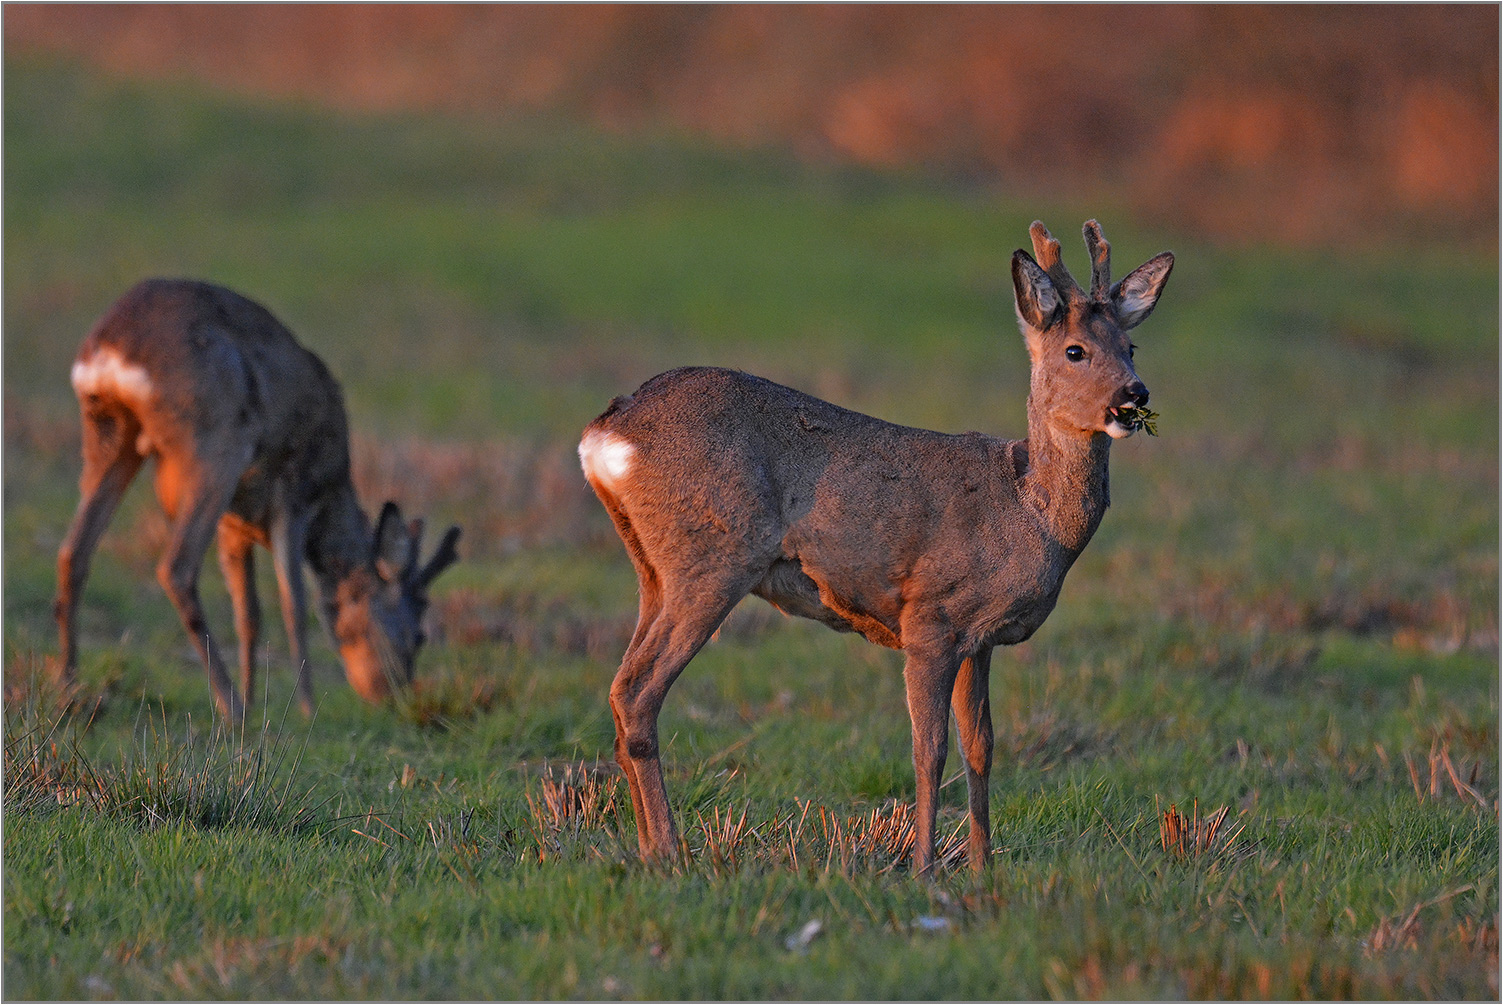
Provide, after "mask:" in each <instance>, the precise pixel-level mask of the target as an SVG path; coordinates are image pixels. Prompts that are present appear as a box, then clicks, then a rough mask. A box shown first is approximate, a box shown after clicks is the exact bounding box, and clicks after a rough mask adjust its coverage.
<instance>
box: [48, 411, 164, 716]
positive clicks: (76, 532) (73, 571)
mask: <svg viewBox="0 0 1503 1005" xmlns="http://www.w3.org/2000/svg"><path fill="white" fill-rule="evenodd" d="M140 431H141V424H140V423H139V422H138V421H137V420H136V417H135V416H134V415H133V414H131V412H129V411H128V410H126V409H125V408H124V407H119V406H112V405H109V404H107V403H105V404H101V403H99V402H93V403H86V404H85V405H84V408H83V474H82V475H81V476H80V477H79V480H78V489H79V500H78V509H77V510H76V511H75V512H74V514H73V522H72V523H71V524H69V526H68V533H67V534H66V535H65V536H64V538H63V543H62V545H61V546H60V547H59V548H58V551H57V599H56V600H55V601H54V602H53V616H54V617H55V618H56V619H57V627H58V639H59V644H60V652H59V655H58V661H57V664H56V665H55V667H54V668H53V669H54V676H55V677H56V678H57V680H58V681H59V682H60V683H62V684H63V685H64V686H67V687H71V686H72V685H73V684H74V682H75V676H76V670H77V666H78V648H77V613H78V598H79V595H80V594H82V592H83V587H84V581H85V580H87V579H88V577H89V563H90V561H91V560H92V559H93V557H94V549H95V548H97V547H98V546H99V539H100V537H101V536H103V534H104V529H105V528H106V527H107V526H109V522H110V518H111V517H112V516H114V514H115V508H116V507H117V506H118V505H119V503H120V499H121V497H122V496H124V495H125V490H126V489H127V488H129V487H130V483H131V480H132V479H133V478H135V476H136V472H137V471H139V470H140V469H141V461H142V459H143V458H142V456H141V454H140V453H138V452H137V451H136V437H137V435H138V434H139V433H140Z"/></svg>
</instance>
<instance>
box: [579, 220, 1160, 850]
mask: <svg viewBox="0 0 1503 1005" xmlns="http://www.w3.org/2000/svg"><path fill="white" fill-rule="evenodd" d="M1030 234H1031V236H1032V238H1033V247H1034V254H1035V255H1036V256H1037V261H1035V259H1034V258H1032V257H1030V256H1029V255H1028V253H1027V252H1025V251H1022V250H1019V251H1017V252H1014V254H1013V257H1012V281H1013V290H1014V293H1015V295H1016V305H1017V314H1018V320H1019V325H1020V327H1021V328H1022V332H1023V338H1024V341H1025V342H1026V343H1027V346H1028V354H1029V357H1030V359H1031V361H1032V375H1031V382H1030V391H1029V395H1028V438H1027V439H1026V440H1002V439H997V438H995V437H991V436H985V435H982V434H980V433H965V434H962V435H958V436H957V435H949V434H945V433H936V432H930V431H928V430H923V429H911V428H908V427H905V426H896V425H893V424H891V423H888V422H884V421H882V420H880V419H875V418H872V417H870V416H866V415H861V414H859V413H856V412H851V411H847V410H846V409H844V408H839V407H837V406H835V405H832V404H829V403H828V402H824V401H821V400H819V399H818V398H813V397H810V396H809V395H806V394H802V393H800V392H798V391H795V390H793V389H791V388H787V387H783V386H780V385H778V384H774V383H771V382H770V381H766V380H762V379H760V378H758V377H753V376H750V375H748V374H745V373H740V372H737V371H733V370H721V369H706V368H686V369H680V370H673V371H670V372H668V373H664V374H660V375H659V376H657V377H654V378H652V379H651V380H649V381H648V382H647V383H645V384H643V385H642V386H641V387H640V388H639V389H638V390H637V392H636V393H635V394H631V395H627V396H625V397H620V398H617V399H615V400H614V401H612V402H611V404H610V407H608V408H607V409H606V410H605V412H604V413H603V414H602V415H600V417H599V418H597V419H595V421H593V422H591V423H590V424H589V425H588V426H587V427H585V431H584V436H583V438H582V440H581V441H580V445H579V454H580V460H581V463H582V465H583V467H584V472H585V477H586V478H587V479H588V480H589V483H590V485H591V487H592V488H594V490H595V493H596V495H598V496H599V497H600V500H601V502H602V503H604V505H605V508H606V509H607V510H608V511H609V513H610V516H611V519H612V521H613V522H614V523H615V525H616V530H617V532H618V533H619V534H620V535H621V540H622V541H623V542H624V543H625V545H626V550H627V552H628V553H629V554H630V555H631V560H632V563H633V565H635V567H636V571H637V579H638V589H639V594H640V596H639V603H640V607H639V612H638V619H637V627H636V631H635V633H634V634H633V635H632V639H631V643H630V645H629V646H628V647H627V650H626V655H625V656H624V657H623V658H622V660H621V669H620V671H619V672H618V673H617V674H616V678H615V680H614V682H613V683H612V684H611V692H610V704H611V713H612V715H613V716H614V718H615V723H616V760H617V761H618V762H619V763H620V764H621V767H622V769H623V770H624V771H625V772H626V779H627V782H628V784H629V785H630V787H631V798H632V807H633V809H634V810H635V812H636V818H637V831H638V834H637V837H638V841H639V843H640V845H641V851H642V855H643V857H644V858H647V859H663V858H667V857H669V856H672V855H674V854H676V853H677V852H678V850H679V849H678V834H677V830H676V828H675V827H674V823H673V813H672V810H671V809H670V808H669V805H668V797H667V793H666V791H665V789H664V786H663V774H662V767H661V765H660V763H659V760H658V730H657V720H658V712H659V710H660V709H661V708H662V705H663V699H664V697H665V696H666V695H667V693H668V689H669V687H671V686H672V684H673V682H674V680H675V679H676V678H677V677H678V675H679V673H680V672H681V671H682V670H683V669H684V666H685V665H686V664H687V663H688V662H689V660H690V659H692V658H693V656H694V654H695V653H696V652H698V651H699V649H700V647H701V646H703V645H704V643H705V641H706V640H707V639H709V637H710V636H711V634H712V633H713V632H714V631H715V630H716V628H717V627H718V626H719V625H720V623H721V621H722V619H724V618H725V616H726V615H727V614H728V613H729V612H730V610H731V608H732V607H734V606H735V605H736V603H737V602H738V601H739V600H740V599H741V598H742V597H744V596H746V595H747V594H748V593H752V594H755V595H757V596H759V597H762V598H763V599H765V600H767V601H769V602H770V603H772V604H773V605H774V606H776V607H778V608H779V609H780V610H782V611H784V612H785V613H788V614H796V615H800V616H802V617H806V618H812V619H814V620H816V621H820V622H823V623H824V624H826V625H829V626H830V627H831V628H834V629H836V630H837V631H854V632H859V633H860V634H861V635H863V636H865V638H866V639H867V640H868V641H871V642H875V643H877V644H878V645H883V646H888V647H890V648H893V649H901V650H903V652H904V654H905V666H904V671H903V673H904V679H905V683H906V689H907V696H908V713H909V716H910V717H911V719H912V722H913V762H914V769H915V771H916V773H917V776H918V799H917V814H916V817H917V819H916V823H915V828H916V834H915V841H914V852H913V868H914V870H915V872H916V873H924V872H926V871H928V870H929V868H930V867H931V864H932V862H933V856H934V817H935V798H936V792H937V790H938V788H939V783H940V774H941V771H942V770H943V768H944V762H945V754H946V743H947V741H948V733H949V723H948V720H949V711H950V707H951V704H952V702H953V705H954V709H955V720H956V724H957V726H958V731H959V736H960V745H961V748H962V750H963V752H964V756H965V766H966V783H967V787H968V790H969V802H970V838H969V841H968V843H967V854H968V857H969V859H970V862H971V865H972V867H973V868H975V869H978V870H979V869H980V868H981V867H982V865H983V864H984V862H985V861H986V858H987V856H988V855H989V853H990V840H991V839H990V822H989V806H988V797H987V781H988V776H989V774H990V771H991V757H992V723H991V710H990V706H989V702H988V673H989V671H990V666H991V652H992V647H994V646H996V645H999V644H1000V645H1011V644H1014V643H1018V642H1022V641H1023V640H1024V639H1026V638H1028V637H1029V636H1030V635H1032V634H1033V633H1034V631H1035V630H1037V629H1038V627H1039V625H1041V624H1043V622H1044V619H1045V618H1046V617H1047V616H1048V615H1049V612H1050V611H1051V610H1052V609H1053V608H1054V604H1055V601H1056V599H1057V598H1058V597H1059V590H1060V585H1061V583H1062V582H1063V581H1064V577H1065V573H1066V572H1067V571H1068V570H1069V568H1070V565H1071V564H1072V563H1073V562H1074V561H1075V559H1076V557H1077V556H1078V555H1079V554H1080V552H1081V550H1082V549H1083V548H1084V547H1085V546H1086V543H1087V542H1088V541H1089V540H1090V539H1091V535H1092V534H1093V533H1094V532H1095V530H1096V527H1097V525H1098V524H1099V523H1100V521H1101V517H1102V514H1103V512H1104V511H1105V510H1106V507H1107V502H1108V499H1107V453H1108V447H1109V445H1110V443H1111V441H1112V439H1113V438H1120V437H1124V436H1129V435H1131V434H1132V432H1133V431H1134V429H1135V428H1136V426H1137V422H1136V421H1135V418H1134V417H1135V413H1136V410H1137V408H1139V407H1141V406H1144V405H1146V404H1147V402H1148V389H1147V388H1146V387H1144V386H1143V383H1142V382H1141V381H1140V380H1139V379H1138V375H1137V373H1136V372H1135V371H1134V369H1133V363H1132V354H1133V352H1132V351H1133V348H1134V347H1133V345H1132V343H1131V342H1129V341H1128V337H1127V332H1128V330H1130V329H1131V328H1133V327H1135V326H1136V325H1138V324H1139V323H1140V322H1141V321H1143V319H1144V318H1146V317H1148V315H1149V313H1150V312H1151V311H1152V310H1153V307H1154V304H1155V303H1156V302H1157V301H1158V298H1159V294H1160V293H1162V292H1163V289H1164V283H1165V282H1166V281H1167V280H1168V278H1169V271H1170V269H1171V268H1172V267H1173V265H1174V256H1173V255H1171V254H1169V253H1168V252H1165V253H1163V254H1160V255H1158V256H1156V257H1154V258H1152V259H1150V260H1149V261H1148V262H1147V263H1145V264H1144V265H1142V266H1140V267H1139V268H1138V269H1137V270H1135V271H1134V272H1132V273H1131V274H1130V275H1128V276H1127V278H1125V279H1123V280H1122V281H1121V282H1119V283H1117V284H1116V285H1115V286H1113V285H1111V279H1110V247H1109V245H1108V244H1107V242H1106V240H1105V239H1104V238H1103V237H1102V235H1101V228H1100V226H1099V225H1098V224H1097V223H1096V221H1094V220H1092V221H1090V222H1088V223H1087V224H1086V225H1085V239H1086V246H1087V250H1088V251H1089V252H1090V255H1091V289H1090V293H1089V294H1087V293H1086V292H1085V291H1083V290H1081V288H1080V287H1079V286H1078V285H1076V283H1075V280H1074V279H1073V278H1071V276H1070V273H1069V272H1068V271H1067V270H1066V269H1065V266H1064V263H1063V262H1062V261H1061V259H1060V251H1059V242H1058V241H1056V240H1055V239H1054V238H1053V237H1051V236H1050V234H1049V232H1048V231H1047V230H1046V229H1044V225H1043V224H1042V223H1038V222H1035V223H1034V224H1033V226H1032V228H1030Z"/></svg>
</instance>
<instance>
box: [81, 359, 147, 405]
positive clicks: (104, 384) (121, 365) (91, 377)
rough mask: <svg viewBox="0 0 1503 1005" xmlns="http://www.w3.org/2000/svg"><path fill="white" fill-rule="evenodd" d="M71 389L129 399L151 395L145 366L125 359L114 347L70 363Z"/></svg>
mask: <svg viewBox="0 0 1503 1005" xmlns="http://www.w3.org/2000/svg"><path fill="white" fill-rule="evenodd" d="M73 392H74V393H75V394H77V395H78V396H79V397H83V396H85V395H92V394H113V395H115V396H116V397H118V398H123V399H126V400H129V401H141V402H144V401H146V400H148V399H149V398H150V397H151V378H150V377H148V376H147V375H146V371H145V369H143V368H142V367H140V366H137V365H136V364H135V363H130V362H127V361H126V360H125V359H124V358H122V357H121V355H120V354H119V353H118V352H116V351H115V350H114V349H109V348H105V349H100V350H99V351H98V352H96V353H95V354H94V355H92V356H90V357H89V358H88V359H81V360H78V361H77V362H75V363H74V364H73Z"/></svg>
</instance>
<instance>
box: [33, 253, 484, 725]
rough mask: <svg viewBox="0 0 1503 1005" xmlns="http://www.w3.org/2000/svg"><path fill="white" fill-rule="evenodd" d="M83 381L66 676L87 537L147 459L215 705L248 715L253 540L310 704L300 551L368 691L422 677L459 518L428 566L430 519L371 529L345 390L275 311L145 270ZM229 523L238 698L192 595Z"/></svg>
mask: <svg viewBox="0 0 1503 1005" xmlns="http://www.w3.org/2000/svg"><path fill="white" fill-rule="evenodd" d="M73 389H74V391H75V393H77V395H78V402H79V407H80V409H81V411H82V413H83V475H82V476H81V477H80V479H79V491H80V494H81V498H80V500H79V503H78V511H77V513H75V514H74V517H73V523H72V525H71V526H70V527H69V528H68V534H67V536H66V537H65V538H64V539H63V543H62V547H61V548H59V549H58V555H57V583H58V596H57V602H56V606H55V614H56V616H57V624H58V632H59V635H60V636H61V643H62V653H61V657H60V659H59V661H58V674H59V676H60V677H61V679H62V682H63V683H64V685H66V686H70V687H71V686H72V685H73V683H74V678H75V668H76V665H77V650H76V642H75V624H74V622H75V614H76V610H77V602H78V597H79V594H80V593H81V591H82V590H83V585H84V580H85V579H86V578H87V576H88V573H89V560H90V558H91V557H92V556H93V554H94V548H95V547H96V546H97V545H98V543H99V538H100V536H101V535H102V534H103V533H104V529H105V526H106V525H107V524H108V523H109V520H110V516H111V515H112V514H113V513H114V511H115V507H116V504H118V503H119V501H120V497H121V496H122V495H123V494H124V493H125V490H126V487H127V486H129V484H130V482H131V479H132V478H134V477H135V474H136V472H137V470H138V469H139V468H140V467H141V463H142V461H144V460H145V459H146V458H147V457H153V458H155V459H156V493H157V499H158V500H159V501H160V502H161V504H162V508H163V509H164V510H166V512H167V517H168V519H169V520H170V521H171V524H172V529H171V536H170V541H169V543H168V545H167V550H166V553H165V554H163V556H162V560H161V563H160V564H159V565H158V566H157V579H158V580H159V581H160V582H161V584H162V588H163V589H164V590H166V591H167V596H168V597H169V598H171V600H172V603H173V605H174V606H175V607H176V608H177V611H178V614H179V616H181V618H182V620H183V626H184V627H185V628H186V629H187V630H188V635H189V636H190V637H191V638H192V639H193V644H194V646H195V647H197V649H198V655H199V658H200V659H201V660H202V661H203V663H204V666H205V668H206V669H207V670H208V673H209V683H210V684H211V685H212V686H213V689H214V698H215V701H216V702H217V703H218V705H219V708H220V710H221V711H222V712H223V713H224V714H225V715H226V716H227V717H229V718H230V719H231V720H232V721H241V720H243V718H244V715H245V711H246V708H247V706H248V704H249V703H250V702H251V700H252V685H253V682H254V677H255V647H256V637H257V634H258V633H259V631H260V618H261V614H260V604H259V602H258V600H257V598H256V589H255V579H254V566H253V562H252V557H253V546H254V545H257V544H259V545H261V546H262V547H265V548H269V549H270V550H271V554H272V562H273V564H274V565H275V567H276V575H277V586H278V589H279V592H280V594H281V602H282V617H283V619H284V621H285V623H286V627H287V635H288V639H289V642H290V645H291V648H292V662H293V666H294V667H296V669H297V696H298V701H299V703H300V704H301V705H302V707H303V710H304V711H305V712H308V713H311V712H312V710H313V685H312V680H311V675H310V673H309V668H308V662H307V659H306V656H305V653H306V646H305V636H304V629H305V625H306V621H307V618H306V611H307V601H306V598H305V594H304V587H303V568H302V565H303V562H304V561H307V563H308V564H309V565H311V566H312V567H313V573H314V576H315V579H316V581H317V584H318V592H319V599H320V602H321V605H322V611H323V614H324V616H325V623H326V627H327V628H329V630H330V631H331V632H332V634H333V636H334V638H335V641H336V644H337V645H338V648H339V653H340V657H341V658H342V660H343V662H344V667H345V675H346V676H347V677H348V679H349V682H350V686H352V687H353V688H354V689H355V690H356V691H357V692H359V694H360V695H361V697H363V698H365V699H366V700H368V701H379V700H380V699H381V698H382V697H384V696H385V695H387V694H388V693H390V692H391V691H392V690H394V689H396V688H399V687H401V686H404V685H405V684H407V683H409V682H410V681H411V679H412V667H413V660H414V658H415V656H416V654H417V650H418V647H419V646H421V645H422V643H423V632H422V629H421V619H422V615H423V611H424V609H425V608H426V607H427V602H428V598H427V591H428V584H429V583H431V582H432V581H433V578H434V577H435V576H437V575H438V574H439V573H440V572H442V571H443V570H444V569H445V568H447V567H448V566H449V565H450V564H452V563H453V562H454V561H455V560H456V558H457V557H458V555H457V553H456V551H455V548H454V543H455V541H456V540H458V538H459V528H458V527H450V528H449V530H448V532H447V533H446V534H445V535H444V537H443V541H442V542H441V543H440V544H439V547H438V550H437V552H436V553H435V554H434V555H433V557H432V558H431V559H430V560H429V561H428V563H427V564H426V565H424V566H422V567H421V568H419V567H418V555H419V551H420V549H421V546H422V541H421V538H422V530H423V524H422V521H421V520H413V521H412V523H411V524H410V525H407V524H404V523H403V521H402V515H401V512H400V511H399V510H398V509H397V506H396V504H395V503H391V502H388V503H387V504H386V505H385V506H384V507H383V508H382V510H381V516H380V518H379V519H378V520H377V522H376V530H375V533H374V535H373V534H372V533H371V529H370V521H369V520H368V519H367V518H366V515H365V513H364V512H363V511H362V510H361V508H360V505H359V503H358V501H357V500H356V498H355V489H354V486H353V485H351V483H350V450H349V431H348V427H347V424H346V420H345V412H344V400H343V397H342V396H341V394H340V391H339V385H338V384H337V383H336V382H335V380H334V378H333V377H332V376H331V375H330V374H329V371H328V369H327V368H325V366H324V364H323V362H322V361H321V360H320V359H319V358H318V357H317V356H315V355H314V354H313V353H311V352H309V351H308V350H307V349H304V348H303V347H302V346H301V345H299V344H298V342H297V341H296V339H294V338H293V336H292V333H291V332H289V331H288V330H287V329H286V328H285V327H283V326H282V324H281V323H280V322H279V321H277V319H276V318H274V317H273V316H272V315H271V313H270V312H269V311H267V310H266V309H265V308H264V307H262V306H260V305H259V304H257V303H254V302H252V301H250V300H247V299H246V298H245V297H242V296H240V295H239V294H237V293H234V292H232V291H230V290H227V289H224V288H222V287H219V286H211V285H209V284H207V283H201V282H195V281H191V280H178V279H149V280H146V281H144V282H142V283H139V284H138V285H136V286H135V287H134V288H132V289H131V290H130V291H129V292H127V293H126V294H125V295H124V296H122V297H121V298H120V299H119V300H117V301H116V302H115V303H114V305H113V306H112V307H110V309H109V311H108V312H107V313H106V314H105V315H104V317H103V318H101V319H100V321H99V322H98V323H97V324H96V325H95V326H94V329H93V330H92V331H91V332H89V334H88V336H87V337H86V338H85V339H84V341H83V345H81V346H80V347H79V350H78V355H77V357H76V358H75V361H74V363H73ZM216 532H217V535H218V544H219V565H220V568H221V570H222V571H223V572H224V578H225V581H226V583H227V584H228V586H229V593H230V599H231V602H232V604H233V606H234V610H235V629H236V633H237V634H238V636H239V639H240V674H241V682H242V687H243V689H244V697H243V698H242V697H241V695H240V694H239V693H237V692H236V690H235V686H234V684H233V683H231V681H230V678H229V676H228V675H227V674H226V673H225V667H224V663H223V661H222V660H221V659H220V656H219V649H218V648H217V647H216V646H215V644H214V639H213V636H212V635H210V633H209V628H208V624H207V622H206V621H205V619H204V614H203V609H202V607H201V605H200V603H199V599H198V573H199V569H200V567H201V566H202V565H203V558H204V553H205V552H207V551H208V548H209V543H210V541H211V540H213V539H214V538H215V535H216Z"/></svg>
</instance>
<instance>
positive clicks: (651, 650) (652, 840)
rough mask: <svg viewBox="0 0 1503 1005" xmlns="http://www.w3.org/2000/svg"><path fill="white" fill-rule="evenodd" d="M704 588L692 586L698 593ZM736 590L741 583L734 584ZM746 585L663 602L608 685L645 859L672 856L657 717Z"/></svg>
mask: <svg viewBox="0 0 1503 1005" xmlns="http://www.w3.org/2000/svg"><path fill="white" fill-rule="evenodd" d="M704 585H705V584H696V588H697V589H701V590H702V589H703V588H704ZM738 585H739V584H738ZM748 589H750V584H746V585H745V586H744V587H743V588H741V589H740V590H739V591H738V590H736V589H733V588H732V589H721V590H719V591H716V592H713V593H711V594H710V595H708V596H706V595H703V594H701V595H700V596H696V597H693V598H692V599H680V597H682V594H679V595H678V596H671V597H670V598H665V600H666V601H667V602H666V603H664V604H663V606H662V609H661V610H660V612H659V614H658V616H657V617H656V618H654V619H653V622H652V624H651V625H650V626H649V627H648V628H647V629H646V630H645V631H642V632H640V633H639V638H638V639H637V640H634V643H633V645H632V646H630V647H629V648H628V649H627V652H626V656H625V657H623V658H622V660H621V669H620V670H619V671H618V672H617V673H616V679H615V680H614V681H612V682H611V713H612V715H613V717H614V718H615V721H616V759H617V761H618V762H620V764H621V767H622V769H623V770H625V772H626V777H627V782H628V784H629V785H630V786H631V788H632V808H633V809H634V810H635V811H636V813H637V841H638V844H639V845H640V846H641V850H642V857H643V858H645V859H657V860H660V861H662V860H668V859H671V858H672V857H673V856H675V855H677V854H678V828H677V827H675V826H674V823H673V810H672V809H671V808H670V806H669V804H668V791H667V789H666V788H665V787H664V785H663V768H662V764H661V762H660V760H659V758H658V713H659V712H660V711H661V710H662V707H663V699H664V698H666V697H667V695H668V689H669V688H670V687H672V686H673V682H674V681H675V680H677V679H678V675H679V674H680V673H681V672H683V669H684V667H685V666H687V665H688V663H689V661H690V660H691V659H693V658H694V654H695V653H697V652H699V650H700V648H701V647H703V646H704V644H705V643H706V642H708V641H709V639H710V636H711V635H713V634H714V633H715V629H716V628H718V627H720V623H721V622H722V621H724V620H725V616H726V615H727V614H729V613H730V611H731V608H732V607H734V606H736V602H737V601H739V600H740V599H741V598H742V597H744V596H745V595H746V591H747V590H748Z"/></svg>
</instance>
